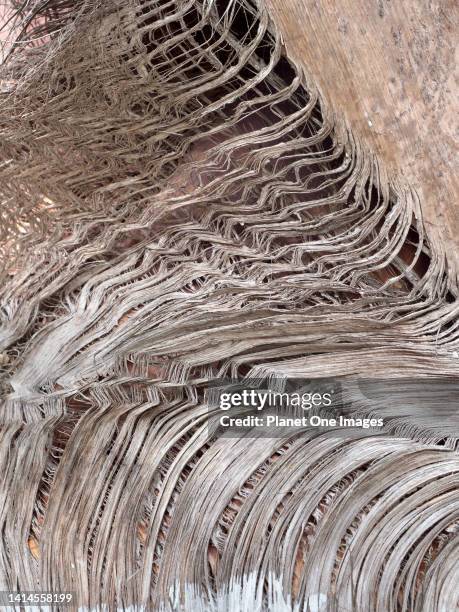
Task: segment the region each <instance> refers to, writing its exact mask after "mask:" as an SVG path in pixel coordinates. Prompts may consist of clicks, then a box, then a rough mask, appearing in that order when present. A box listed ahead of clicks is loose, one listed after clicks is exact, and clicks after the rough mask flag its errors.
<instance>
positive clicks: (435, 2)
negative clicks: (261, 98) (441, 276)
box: [266, 0, 459, 266]
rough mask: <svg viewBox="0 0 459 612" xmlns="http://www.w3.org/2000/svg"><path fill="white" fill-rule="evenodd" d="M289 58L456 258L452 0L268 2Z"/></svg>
mask: <svg viewBox="0 0 459 612" xmlns="http://www.w3.org/2000/svg"><path fill="white" fill-rule="evenodd" d="M266 2H267V5H268V7H269V8H270V11H271V14H272V16H273V19H274V20H275V22H276V25H277V26H278V27H279V29H280V31H281V32H282V36H283V38H284V41H285V45H286V48H287V50H288V52H289V55H290V56H291V57H292V58H294V59H295V60H296V61H297V62H299V63H300V64H302V65H303V66H304V68H305V70H306V72H307V73H309V74H310V75H311V76H312V77H313V78H314V79H315V81H316V82H317V84H318V86H319V87H320V89H321V91H322V93H323V94H324V96H325V98H326V100H327V101H328V103H329V104H330V105H331V107H332V108H333V109H334V110H335V111H337V112H338V113H341V114H342V115H344V117H345V118H346V120H347V121H348V123H349V125H350V126H351V128H352V130H353V132H354V133H355V134H356V135H357V136H358V137H360V138H361V140H362V141H363V142H364V143H366V144H368V145H369V146H370V147H371V148H372V149H373V150H374V151H375V152H376V153H377V155H378V157H379V159H380V160H381V162H382V163H383V164H384V166H385V168H386V169H387V170H388V172H389V173H390V174H391V175H392V176H394V177H398V178H401V179H402V180H404V181H405V182H407V183H409V184H410V185H411V186H412V187H413V188H414V189H415V190H416V191H417V193H418V194H419V197H420V200H421V205H422V208H423V211H424V216H425V219H426V224H427V228H428V230H429V231H430V232H431V235H432V236H433V235H434V234H436V235H437V236H438V237H440V242H441V243H443V244H444V245H445V248H446V250H447V251H448V256H449V257H450V258H454V259H455V261H456V266H457V262H458V259H459V257H458V254H459V201H458V194H459V188H458V179H457V176H456V171H457V169H458V165H459V164H458V147H457V137H458V131H459V130H458V127H459V126H458V120H457V117H458V104H457V100H458V93H459V86H458V82H459V71H458V62H457V56H458V51H459V45H458V38H459V36H458V33H459V3H457V2H456V1H455V0H404V1H403V2H400V1H397V0H266Z"/></svg>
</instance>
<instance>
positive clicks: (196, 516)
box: [0, 0, 459, 612]
mask: <svg viewBox="0 0 459 612" xmlns="http://www.w3.org/2000/svg"><path fill="white" fill-rule="evenodd" d="M13 8H14V7H13ZM19 9H20V10H19V12H18V13H14V14H13V19H12V21H10V22H9V25H8V27H9V28H10V30H11V31H12V32H14V36H15V41H16V42H15V43H14V44H11V41H10V44H9V47H8V49H7V50H6V51H5V54H6V55H7V57H5V61H4V64H3V65H2V66H1V67H0V75H1V78H2V93H1V94H0V95H1V97H0V197H1V207H2V208H1V213H0V214H1V217H0V228H1V232H2V243H1V248H2V261H3V263H4V266H3V271H2V274H1V279H0V281H1V290H0V291H1V294H0V298H1V311H0V313H1V331H0V351H1V364H0V365H1V366H2V370H1V372H2V379H1V389H2V396H3V399H2V409H1V413H0V414H1V415H0V419H1V437H0V454H1V468H2V469H1V496H2V503H1V506H0V526H1V532H2V537H3V544H2V548H1V559H0V586H1V588H3V589H5V588H10V589H13V588H19V589H21V590H56V591H68V590H73V591H75V593H76V601H77V603H78V605H79V606H80V607H81V608H86V607H87V608H90V609H98V610H102V609H103V610H109V611H112V610H116V609H118V610H127V609H129V610H152V611H161V612H170V611H172V610H174V611H179V610H181V611H182V610H183V611H185V612H204V611H206V612H208V611H217V610H218V611H219V612H248V611H250V612H254V611H257V612H258V611H262V610H274V611H276V612H278V611H279V612H280V611H282V612H287V611H295V612H299V611H303V610H304V611H306V610H310V611H312V610H316V611H318V610H355V611H363V612H369V611H377V612H388V611H395V610H398V611H405V610H416V611H427V610H429V611H443V612H451V611H452V610H453V609H455V608H456V604H457V599H458V589H457V585H458V584H459V563H458V561H459V547H458V538H457V535H458V529H459V491H458V472H459V457H458V455H457V447H456V440H457V435H456V436H452V437H450V438H448V440H447V441H446V442H445V435H446V434H445V433H444V432H443V433H442V422H441V421H439V420H438V419H436V418H431V419H430V422H429V423H427V424H423V426H422V427H421V428H419V425H418V426H417V427H416V420H415V418H414V417H413V419H411V420H410V416H409V414H408V416H406V414H405V416H404V419H402V421H403V422H402V423H401V425H400V428H401V429H400V431H403V432H405V437H404V438H401V437H399V436H398V435H396V434H395V433H394V435H393V436H387V435H386V436H378V435H372V436H368V435H367V436H363V435H362V436H361V437H359V436H358V435H354V436H350V435H349V436H347V437H346V436H342V437H340V438H338V437H336V436H332V435H330V434H319V433H318V432H317V431H313V430H308V429H306V430H305V431H304V432H303V433H302V434H301V435H296V436H294V437H292V438H290V439H276V438H268V439H266V438H264V439H257V438H254V437H246V438H241V439H215V438H212V437H209V432H208V427H207V421H208V418H209V412H208V407H207V406H206V402H205V388H206V385H207V383H208V382H211V381H212V380H213V379H215V378H216V377H222V376H229V377H239V378H242V377H244V376H266V377H270V376H278V377H282V376H283V377H285V376H297V377H299V376H309V377H311V376H316V377H323V376H331V375H334V376H366V377H371V376H378V377H388V378H390V377H400V376H411V377H413V376H415V377H428V376H436V377H437V378H438V377H445V379H448V380H453V379H455V378H456V379H457V376H458V373H459V360H458V352H457V351H458V350H459V342H458V328H459V323H458V316H457V315H458V301H457V285H456V281H455V278H454V276H453V274H451V273H450V270H449V267H448V261H447V259H445V257H444V255H442V254H441V251H440V250H439V249H438V248H437V246H436V244H435V243H432V242H431V241H429V239H428V237H427V236H426V232H425V229H424V225H423V221H422V215H421V208H420V204H419V202H418V200H417V197H416V194H415V193H414V192H413V191H412V190H410V189H409V188H408V187H407V186H403V185H400V184H397V183H395V182H393V181H391V180H390V178H389V177H387V176H386V175H385V173H384V169H382V168H381V167H380V166H379V165H378V161H377V159H375V157H374V156H372V154H371V153H370V152H369V151H367V150H366V149H365V148H364V147H363V146H362V145H361V143H359V142H358V141H357V140H356V139H355V138H353V136H352V134H351V133H350V132H349V130H348V129H347V128H346V126H345V125H344V124H343V122H342V121H341V120H340V119H339V118H337V117H336V116H335V115H334V114H333V113H332V112H331V110H330V109H329V108H327V107H326V106H325V105H324V104H323V102H322V101H321V98H320V95H319V93H318V91H317V89H316V88H315V86H314V84H313V83H312V82H310V80H309V79H308V77H307V75H305V74H304V73H303V72H302V70H301V69H300V68H299V67H298V66H296V65H294V64H293V63H292V62H291V61H289V59H288V58H287V57H286V56H285V51H284V47H283V45H282V41H281V39H280V36H279V34H278V33H277V31H276V27H275V24H273V23H272V22H271V21H270V19H269V15H268V14H267V12H266V10H265V9H264V7H263V4H262V3H261V2H260V3H258V2H257V3H256V4H251V3H249V2H248V1H247V0H227V1H226V2H223V1H221V2H217V1H216V0H168V1H166V0H122V1H121V0H120V1H118V0H104V1H103V2H102V1H99V0H91V1H88V2H77V1H73V2H70V1H67V0H66V1H64V0H54V1H49V0H47V1H43V0H34V1H31V2H26V3H25V4H23V5H22V6H21V7H19ZM305 27H309V26H308V24H307V23H305ZM412 408H413V411H414V412H415V408H416V406H415V405H413V406H412ZM452 410H457V407H452ZM408 413H409V411H408ZM394 415H395V416H396V410H395V412H394ZM424 425H425V429H423V427H424ZM400 431H399V432H398V433H400ZM407 432H408V433H407ZM411 433H412V435H411Z"/></svg>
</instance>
